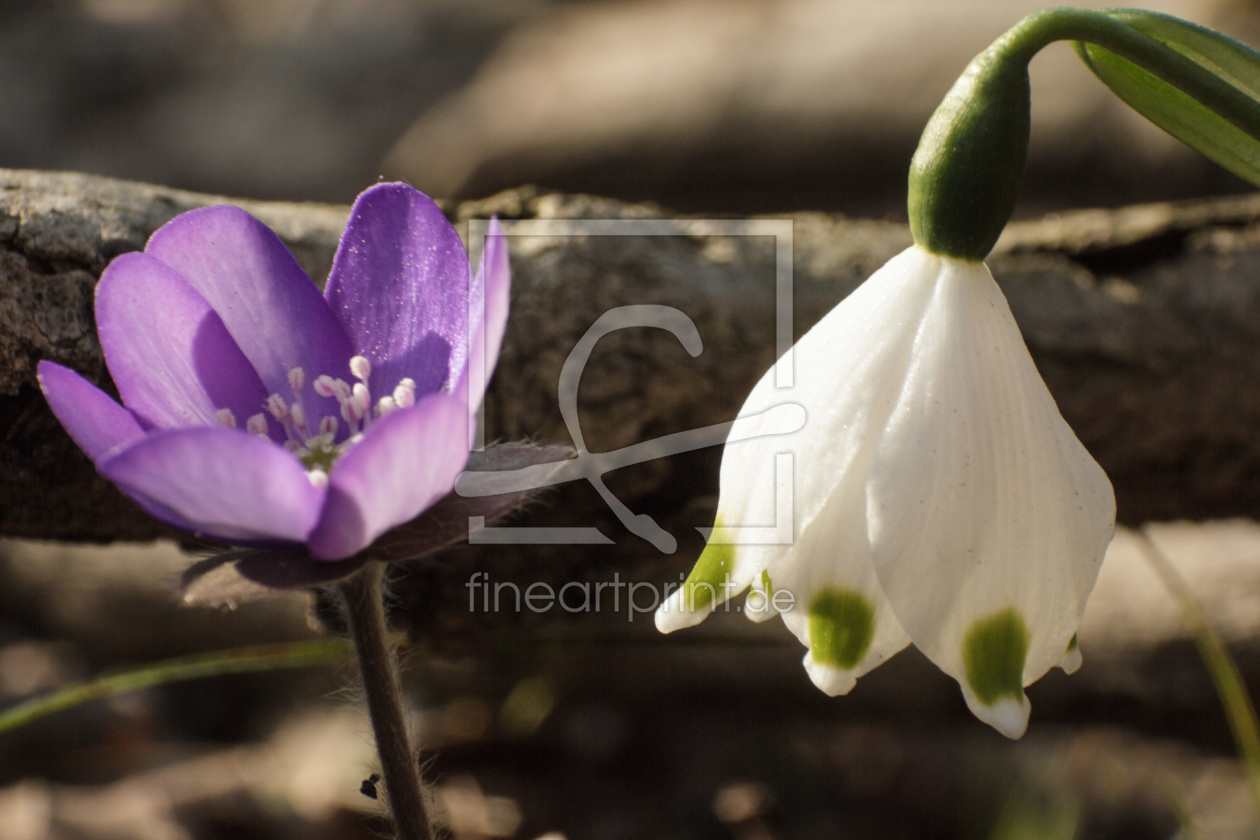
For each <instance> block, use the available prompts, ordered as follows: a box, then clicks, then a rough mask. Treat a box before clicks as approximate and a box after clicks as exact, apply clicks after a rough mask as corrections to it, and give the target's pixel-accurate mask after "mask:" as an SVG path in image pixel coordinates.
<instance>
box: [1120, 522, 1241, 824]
mask: <svg viewBox="0 0 1260 840" xmlns="http://www.w3.org/2000/svg"><path fill="white" fill-rule="evenodd" d="M1138 536H1139V537H1140V541H1139V542H1140V544H1141V546H1142V552H1143V554H1145V555H1146V560H1147V562H1149V563H1150V564H1151V568H1152V569H1154V570H1155V573H1156V574H1157V575H1159V579H1160V582H1161V583H1163V584H1164V588H1165V589H1167V590H1168V594H1169V595H1171V596H1172V598H1173V600H1174V601H1176V602H1177V606H1178V607H1179V608H1180V610H1181V617H1182V619H1183V620H1184V621H1185V622H1186V626H1187V627H1188V628H1189V629H1190V635H1191V636H1192V637H1193V638H1194V643H1195V645H1197V646H1198V648H1199V655H1200V656H1201V657H1203V662H1204V664H1205V665H1206V666H1207V669H1208V673H1209V674H1211V675H1212V683H1213V684H1214V685H1215V686H1216V694H1217V696H1218V697H1220V699H1221V705H1222V706H1223V707H1224V709H1225V718H1226V720H1228V721H1229V728H1230V730H1231V731H1232V732H1233V735H1234V743H1235V744H1236V745H1237V746H1238V752H1239V754H1240V755H1241V756H1242V760H1243V764H1244V765H1245V766H1246V768H1247V777H1248V780H1249V781H1250V783H1251V796H1252V799H1253V804H1254V806H1255V808H1256V813H1257V814H1258V815H1260V724H1258V723H1257V721H1256V709H1255V706H1253V705H1252V702H1251V695H1250V694H1248V693H1247V686H1246V685H1245V684H1244V683H1243V680H1242V675H1241V674H1239V672H1238V665H1237V663H1235V662H1234V658H1233V657H1232V656H1230V655H1229V651H1228V650H1226V649H1225V645H1224V643H1223V642H1222V641H1221V637H1220V636H1218V635H1217V634H1216V631H1215V630H1213V629H1212V625H1211V624H1210V623H1209V622H1208V620H1207V616H1206V615H1204V614H1203V608H1202V607H1201V606H1199V602H1198V600H1197V599H1195V597H1194V593H1193V592H1191V591H1190V587H1189V586H1187V585H1186V582H1185V580H1184V579H1183V578H1182V577H1181V575H1180V574H1178V572H1177V569H1176V568H1174V567H1173V564H1172V563H1171V562H1169V560H1168V558H1167V557H1165V556H1164V553H1163V552H1161V551H1160V550H1159V548H1158V547H1156V545H1155V543H1154V542H1153V541H1152V540H1151V538H1150V536H1149V535H1148V534H1147V533H1146V530H1145V529H1143V530H1142V531H1139V532H1138Z"/></svg>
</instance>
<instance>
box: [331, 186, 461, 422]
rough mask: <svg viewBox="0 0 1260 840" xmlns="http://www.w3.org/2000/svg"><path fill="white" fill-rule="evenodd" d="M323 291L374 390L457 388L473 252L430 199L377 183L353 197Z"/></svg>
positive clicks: (423, 391)
mask: <svg viewBox="0 0 1260 840" xmlns="http://www.w3.org/2000/svg"><path fill="white" fill-rule="evenodd" d="M325 297H327V299H328V303H329V305H330V306H331V307H332V310H333V312H334V313H336V316H337V318H338V320H340V321H341V324H342V326H343V327H344V328H345V331H346V333H347V334H349V336H350V340H351V342H352V343H353V344H354V346H355V349H356V350H358V351H359V352H360V353H362V354H363V355H365V356H367V357H368V359H369V360H370V361H371V362H372V382H371V390H372V394H373V395H374V396H377V397H380V396H385V395H387V394H390V393H392V392H393V390H394V386H395V385H397V384H398V382H399V380H401V379H402V378H403V377H410V378H412V379H414V380H415V382H416V392H417V394H427V393H433V392H435V391H438V390H439V389H441V388H442V387H443V386H445V385H453V384H454V379H455V376H454V375H453V372H457V371H462V370H463V368H464V364H465V360H466V359H467V357H468V356H467V353H468V351H467V340H468V336H467V325H468V312H469V309H470V308H476V307H480V305H481V302H480V300H476V301H470V300H469V289H468V256H467V254H466V253H465V251H464V245H463V243H462V242H460V239H459V236H458V235H456V233H455V228H453V227H452V226H451V224H450V222H448V221H447V220H446V217H445V216H443V215H442V211H441V210H439V209H438V207H437V205H436V204H434V203H433V201H432V200H430V199H429V198H428V196H426V195H424V194H423V193H420V192H417V191H416V190H414V189H412V188H411V187H409V186H407V185H406V184H380V185H378V186H375V187H372V188H370V189H368V190H365V191H364V192H363V193H362V194H361V195H360V196H359V197H358V199H357V200H356V201H355V203H354V207H353V208H352V209H351V211H350V220H349V221H348V222H347V223H346V232H345V233H344V234H343V235H342V237H341V244H340V245H339V246H338V248H337V255H336V257H335V258H334V259H333V266H332V271H331V273H330V274H329V275H328V287H327V289H326V291H325Z"/></svg>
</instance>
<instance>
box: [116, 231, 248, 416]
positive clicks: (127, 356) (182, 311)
mask: <svg viewBox="0 0 1260 840" xmlns="http://www.w3.org/2000/svg"><path fill="white" fill-rule="evenodd" d="M96 328H97V331H98V332H99V334H100V337H101V347H102V348H103V349H104V351H105V361H106V362H107V363H108V365H109V372H110V374H112V375H113V377H114V382H115V383H116V384H117V385H118V393H119V394H120V395H121V396H122V400H123V402H124V403H125V404H126V405H127V407H128V408H129V409H130V410H131V411H132V412H133V413H134V414H135V415H136V417H137V418H138V419H139V420H140V422H141V423H143V424H144V425H145V426H146V427H154V426H156V427H158V428H160V429H170V428H179V427H183V426H213V425H215V424H216V423H217V420H216V417H215V412H216V411H217V410H218V409H223V408H226V409H229V410H231V412H232V414H233V416H234V417H235V418H236V420H237V422H238V423H239V424H240V425H241V426H244V425H245V421H246V420H247V419H248V418H249V417H250V415H253V414H257V413H258V412H260V411H262V409H263V403H264V402H265V401H266V399H267V392H266V391H265V390H264V389H263V384H262V381H261V380H260V379H259V378H258V374H257V373H256V372H255V371H254V368H253V366H252V365H250V363H249V360H248V359H246V358H245V356H244V354H243V353H241V350H240V348H239V347H237V346H236V342H234V341H233V340H232V337H231V336H230V335H228V331H227V328H226V327H224V326H223V321H222V320H221V319H220V318H219V316H218V315H216V314H215V312H214V310H212V309H211V308H210V304H209V303H207V302H206V300H205V298H203V297H202V296H201V295H199V294H198V293H197V292H196V291H194V290H193V288H192V287H191V286H189V285H188V283H186V282H185V281H184V279H183V278H182V277H180V275H179V274H177V273H176V272H175V271H174V270H173V269H172V268H170V266H168V265H166V264H165V263H162V262H159V261H158V260H156V259H154V258H153V257H151V256H149V255H148V254H124V255H123V256H121V257H119V258H118V259H116V260H114V261H113V262H112V263H110V265H109V268H107V269H105V273H104V274H103V275H102V276H101V281H100V283H99V284H98V285H97V287H96Z"/></svg>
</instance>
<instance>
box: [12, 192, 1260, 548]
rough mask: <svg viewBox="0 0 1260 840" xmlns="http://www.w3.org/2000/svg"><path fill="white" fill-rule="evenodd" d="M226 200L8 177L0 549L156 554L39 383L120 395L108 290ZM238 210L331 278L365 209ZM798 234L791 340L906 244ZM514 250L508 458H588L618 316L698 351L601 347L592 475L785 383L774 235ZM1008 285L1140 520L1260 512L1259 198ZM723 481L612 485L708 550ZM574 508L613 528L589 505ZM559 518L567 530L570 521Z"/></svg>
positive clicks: (1139, 220)
mask: <svg viewBox="0 0 1260 840" xmlns="http://www.w3.org/2000/svg"><path fill="white" fill-rule="evenodd" d="M223 201H227V199H223V198H221V197H216V196H207V195H198V194H193V193H187V192H181V191H177V190H170V189H166V188H162V187H156V186H151V185H146V184H137V183H129V182H123V181H116V180H111V179H105V178H97V177H92V176H87V175H78V174H65V173H45V172H24V171H0V534H5V535H12V536H29V537H46V538H56V539H66V540H98V541H108V540H118V539H143V538H148V537H152V536H156V535H159V534H161V533H164V531H163V529H162V528H161V527H160V526H158V525H156V524H155V523H153V522H152V521H151V520H149V519H148V518H147V517H146V516H144V515H143V514H141V513H140V512H139V511H138V510H137V509H135V508H134V506H132V505H131V504H130V503H129V502H127V501H126V500H125V499H123V498H122V497H121V496H120V495H119V494H118V493H117V492H116V491H115V490H113V488H112V487H110V486H109V485H108V484H107V483H105V482H103V481H102V480H101V479H99V478H98V477H97V476H96V474H95V471H94V470H93V468H92V466H91V464H90V463H89V462H88V460H87V459H86V458H85V457H84V456H83V455H82V454H81V453H80V452H79V451H78V450H77V448H76V447H75V446H74V445H73V444H72V443H71V441H70V440H69V438H68V437H66V435H65V434H64V433H63V432H62V431H61V429H60V428H59V426H58V425H57V423H56V422H55V420H54V419H53V418H52V417H51V415H50V413H49V412H48V410H47V408H46V406H45V405H44V402H43V399H42V397H41V396H40V394H39V391H38V388H37V386H36V382H35V365H36V363H37V362H38V361H39V360H40V359H44V358H46V359H53V360H55V361H58V362H61V363H63V364H66V365H69V366H71V367H73V368H75V369H77V370H79V371H82V372H83V373H84V374H86V375H87V376H88V377H89V378H92V379H94V380H96V381H98V382H101V383H102V384H104V385H106V387H108V386H109V383H108V374H107V372H106V371H105V368H104V365H103V363H102V359H101V356H100V348H99V345H98V344H97V342H96V339H95V335H94V332H93V319H92V290H93V284H94V282H95V279H96V278H97V277H98V276H99V273H100V271H101V270H102V269H103V268H104V266H105V265H106V264H107V263H108V261H109V260H110V259H111V258H112V257H114V256H116V255H117V254H119V253H122V252H125V251H128V250H133V249H137V248H141V247H142V246H143V244H144V242H145V240H146V238H147V237H148V235H149V234H150V233H152V231H153V230H154V229H156V228H157V227H158V226H159V225H161V224H162V223H163V222H165V221H167V220H168V219H170V218H171V217H172V216H174V215H175V214H177V213H179V212H181V211H183V210H186V209H189V208H191V207H196V206H201V205H204V204H212V203H219V202H223ZM234 203H239V204H241V206H244V207H245V208H246V209H248V210H249V211H250V212H252V213H254V214H255V215H257V216H258V217H259V218H260V219H262V220H263V221H264V222H266V223H267V224H269V225H271V226H272V227H273V228H275V229H276V230H277V231H278V232H279V233H280V235H281V236H282V238H284V239H285V241H286V242H287V243H289V245H290V247H291V248H292V249H293V250H294V252H295V254H296V255H297V256H298V258H299V260H300V261H301V262H302V264H303V265H304V267H306V268H307V270H308V271H310V272H311V274H312V276H314V277H316V278H320V279H321V280H322V277H323V275H324V274H325V272H326V270H327V266H328V264H329V262H330V260H331V255H332V252H333V250H334V248H335V247H336V242H337V237H338V235H339V233H340V228H341V226H342V224H343V222H344V218H345V215H346V213H347V208H345V207H330V206H325V205H309V204H285V203H268V202H238V201H234ZM449 210H450V212H451V215H452V217H453V218H455V219H456V220H457V221H463V220H467V219H469V218H485V217H486V216H488V215H489V214H491V213H497V214H498V215H499V216H500V217H501V218H503V219H505V220H515V219H543V220H546V219H654V218H670V214H669V213H668V212H667V211H664V210H661V209H659V208H655V207H652V206H648V205H627V204H623V203H619V202H614V201H610V200H603V199H598V198H591V197H584V196H566V195H554V194H539V193H537V192H535V191H532V190H529V189H522V190H516V191H512V192H509V193H504V194H501V195H499V196H496V197H494V198H492V199H487V200H484V201H481V202H474V203H466V204H462V205H459V206H452V207H450V208H449ZM792 221H793V223H794V224H793V244H794V261H793V289H794V294H793V305H794V328H795V331H796V334H797V335H800V333H801V332H802V331H803V330H804V329H806V328H807V327H808V326H809V325H810V324H812V323H813V322H814V321H816V320H817V319H818V318H819V317H821V316H822V314H823V313H824V312H826V311H827V309H828V308H830V307H831V306H833V305H834V304H835V303H836V302H837V301H839V300H840V299H841V298H843V296H844V295H845V294H847V293H848V292H849V291H850V290H851V289H852V288H853V287H854V286H855V285H856V284H857V283H859V282H860V281H861V280H862V279H863V278H864V277H866V276H867V275H868V274H870V273H871V272H872V271H874V270H875V269H876V268H877V267H878V266H879V265H880V264H882V263H883V262H884V260H886V259H887V258H888V257H890V256H892V255H893V254H895V253H896V252H897V251H899V250H900V249H901V248H903V247H905V246H906V245H907V244H908V243H909V234H908V232H907V230H906V228H905V227H904V226H901V225H897V224H893V223H886V222H873V221H863V220H853V219H845V218H840V217H832V216H825V215H819V214H800V215H796V216H794V217H792ZM511 247H512V265H513V283H514V286H513V302H512V306H513V310H512V318H511V324H510V327H509V330H508V336H507V341H506V344H505V346H504V350H503V356H502V359H501V361H500V364H499V369H498V374H497V375H496V377H495V380H494V383H493V386H492V390H491V393H490V396H489V399H488V403H487V420H488V425H487V428H488V435H489V437H490V438H491V439H494V438H498V439H504V440H516V439H521V438H532V439H534V440H537V441H539V442H547V443H569V442H570V440H569V436H568V433H567V431H566V430H565V427H564V424H563V421H562V418H561V416H560V411H559V408H558V404H557V382H558V377H559V371H560V368H561V365H562V364H563V363H564V360H565V358H566V357H567V355H568V354H569V352H570V350H571V349H572V348H573V346H574V344H575V342H576V341H577V340H578V339H579V338H580V337H581V336H582V335H583V334H584V333H585V331H586V330H587V328H588V327H589V326H590V325H591V324H592V323H593V322H594V321H595V320H596V319H597V318H598V317H599V316H600V315H602V314H603V313H605V312H606V311H608V310H609V309H611V308H613V307H616V306H620V305H626V304H643V303H655V304H668V305H671V306H674V307H677V308H679V309H680V310H682V311H683V312H684V313H686V314H687V315H688V316H689V317H690V318H691V319H692V320H693V321H694V323H695V324H696V326H697V328H698V330H699V333H700V335H701V337H702V338H703V341H704V351H703V353H701V354H700V355H699V356H698V357H696V358H691V357H690V356H689V355H688V354H687V353H686V351H685V350H684V349H683V348H682V347H681V346H680V345H679V343H678V341H677V340H676V339H675V338H674V337H673V336H672V335H670V334H669V333H668V332H665V331H662V330H654V329H632V330H623V331H620V332H618V333H616V334H613V335H610V336H608V337H607V338H605V339H603V340H602V341H601V342H600V343H599V345H598V346H597V347H596V349H595V352H594V354H593V355H592V357H591V360H590V363H589V364H588V366H587V368H586V371H585V375H584V377H583V379H582V383H581V390H580V394H579V405H580V415H581V421H582V431H583V433H584V435H585V437H586V442H587V445H588V446H589V447H590V449H591V450H592V451H596V452H599V451H606V450H611V449H616V448H619V447H622V446H626V445H629V444H632V443H636V442H639V441H643V440H647V439H650V438H654V437H658V436H660V435H663V434H668V433H670V432H676V431H682V430H686V429H692V428H696V427H699V426H704V425H707V424H710V423H716V422H721V421H724V420H729V419H731V418H732V417H733V415H734V413H735V411H736V409H737V408H738V406H739V405H740V403H741V402H742V400H743V397H744V395H745V394H746V393H747V391H748V389H749V388H750V387H751V385H752V383H753V382H754V381H755V380H756V379H757V377H758V376H759V375H760V374H761V373H762V371H763V370H764V369H765V368H766V367H767V366H768V365H769V364H770V363H771V362H772V361H773V357H774V345H775V342H774V336H775V332H774V277H775V275H774V255H775V252H774V242H773V240H772V238H770V237H764V236H741V237H730V236H711V235H706V234H705V233H704V232H703V228H702V227H700V226H698V227H696V228H694V229H693V231H692V232H691V233H690V234H685V235H678V236H587V235H581V236H545V235H544V236H528V237H526V236H521V237H517V238H514V239H513V241H512V244H511ZM991 265H992V267H993V269H994V272H995V274H996V275H997V276H998V279H999V281H1000V282H1001V284H1002V286H1003V288H1004V290H1005V291H1006V294H1007V296H1008V298H1009V299H1010V302H1011V306H1012V309H1013V310H1014V312H1015V315H1016V317H1017V319H1018V320H1019V322H1020V325H1021V327H1022V328H1023V329H1024V332H1025V336H1026V337H1027V340H1028V343H1029V346H1030V348H1031V350H1032V353H1033V356H1034V358H1035V359H1036V361H1037V364H1038V366H1039V367H1040V369H1041V370H1042V372H1043V374H1044V375H1045V377H1046V380H1047V382H1048V383H1049V385H1050V389H1051V391H1052V392H1054V394H1055V396H1056V398H1057V399H1058V401H1059V405H1060V407H1061V409H1062V411H1063V414H1064V416H1065V417H1066V418H1067V419H1068V421H1069V422H1070V423H1071V424H1072V426H1073V428H1075V429H1076V430H1077V433H1078V434H1079V436H1080V437H1081V439H1082V440H1083V441H1084V442H1085V444H1086V445H1087V446H1088V447H1089V448H1090V450H1091V451H1092V452H1093V453H1094V454H1095V456H1096V457H1097V458H1098V460H1099V461H1100V462H1101V463H1102V464H1103V466H1104V467H1105V468H1106V469H1107V471H1108V472H1109V473H1110V475H1111V476H1112V479H1113V481H1114V482H1115V485H1116V491H1117V497H1118V502H1119V510H1120V516H1121V518H1122V519H1123V520H1126V521H1129V522H1137V521H1143V520H1146V519H1152V518H1157V519H1171V518H1179V517H1187V518H1198V517H1216V516H1228V515H1252V516H1254V515H1257V514H1258V513H1260V440H1258V439H1257V436H1256V434H1255V430H1256V429H1257V428H1260V392H1258V391H1257V388H1256V383H1257V382H1260V197H1246V198H1233V199H1219V200H1213V201H1206V202H1198V203H1185V204H1178V205H1150V206H1143V207H1133V208H1126V209H1122V210H1118V211H1082V212H1077V213H1071V214H1064V215H1062V216H1056V217H1050V218H1046V219H1043V220H1039V221H1032V222H1024V223H1019V224H1015V225H1012V226H1011V227H1010V228H1009V229H1008V231H1007V234H1006V235H1005V236H1004V238H1003V240H1002V241H1001V242H1000V243H999V246H998V249H997V251H996V252H995V255H994V257H993V258H992V260H991ZM716 463H717V452H716V450H709V451H706V452H702V453H691V454H689V455H683V456H677V457H675V458H672V459H665V460H660V461H654V462H651V463H647V464H642V465H639V466H637V467H633V468H629V469H626V470H622V471H619V472H618V473H615V474H610V476H609V480H610V484H611V485H612V486H613V487H614V491H615V492H616V493H617V494H618V497H619V498H620V499H622V501H624V502H625V503H626V504H627V505H629V506H630V507H631V508H632V509H633V510H635V511H636V512H648V513H651V514H655V515H658V516H660V517H661V518H662V524H665V519H667V518H669V517H677V516H680V515H684V514H685V517H684V518H685V519H686V520H687V523H686V525H687V527H690V526H691V525H693V524H705V523H704V522H703V519H704V517H705V516H706V515H707V514H706V513H705V511H706V510H711V505H712V495H713V493H714V492H715V490H716V480H717V476H716ZM587 489H588V490H589V488H587ZM586 496H588V497H590V496H593V494H592V493H587V494H586ZM572 505H573V506H575V508H574V509H575V510H576V509H578V508H580V507H581V506H582V505H588V507H589V508H590V509H591V510H602V512H603V513H604V515H605V519H604V521H605V522H607V521H610V518H609V517H607V515H606V514H607V511H606V508H603V507H602V503H599V502H598V499H597V498H596V499H594V501H593V502H592V501H591V500H590V499H589V498H588V499H587V501H585V502H581V503H579V502H577V501H573V502H572ZM561 506H562V507H563V508H564V511H565V512H568V511H569V507H570V503H569V502H568V501H565V502H564V503H563V504H562V505H561ZM697 511H699V513H697ZM548 514H549V517H548V518H551V519H555V520H564V519H565V517H564V516H560V515H558V512H557V511H555V510H549V511H548ZM576 515H577V514H575V516H576ZM578 518H580V516H579V517H578ZM692 519H695V520H697V521H696V522H691V520H692ZM570 520H571V521H569V522H568V523H567V524H588V523H584V522H578V521H576V520H575V519H574V518H573V517H570ZM666 527H667V528H668V526H666ZM613 536H615V537H618V538H620V537H622V536H624V532H622V533H621V534H614V535H613Z"/></svg>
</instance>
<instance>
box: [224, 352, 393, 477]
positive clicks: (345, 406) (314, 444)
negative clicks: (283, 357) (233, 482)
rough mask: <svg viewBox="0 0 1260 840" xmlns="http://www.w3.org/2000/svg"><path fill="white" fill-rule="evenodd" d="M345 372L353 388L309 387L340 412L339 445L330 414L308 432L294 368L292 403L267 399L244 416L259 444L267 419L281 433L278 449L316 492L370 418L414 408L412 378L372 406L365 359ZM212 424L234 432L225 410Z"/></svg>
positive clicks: (325, 382)
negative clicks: (294, 460) (298, 464)
mask: <svg viewBox="0 0 1260 840" xmlns="http://www.w3.org/2000/svg"><path fill="white" fill-rule="evenodd" d="M350 373H351V374H352V375H353V377H354V378H355V379H356V380H357V381H356V382H355V383H354V384H353V385H351V384H350V383H348V382H346V381H345V380H344V379H334V378H333V377H331V376H329V375H327V374H322V375H320V376H318V377H316V379H315V381H314V383H312V390H314V391H315V393H316V394H317V395H319V396H321V397H332V398H334V399H336V400H337V403H338V405H339V406H340V407H341V420H342V421H345V423H346V427H347V429H348V430H349V435H348V436H347V438H346V439H345V440H343V441H342V442H341V443H335V441H336V439H337V433H338V432H339V431H340V429H341V422H340V421H339V420H338V418H336V417H334V416H332V415H323V416H321V417H320V418H319V422H318V424H315V425H314V428H312V426H311V425H310V424H311V421H312V420H313V418H311V417H308V416H307V413H306V407H305V405H304V404H303V401H302V391H303V389H304V388H305V386H306V372H305V371H304V370H302V368H300V367H294V368H289V371H288V380H289V388H290V390H291V391H292V392H293V394H292V396H293V398H292V400H287V399H285V398H284V397H283V396H281V395H280V394H272V395H270V396H269V397H267V400H266V402H264V403H263V411H261V412H259V413H258V414H255V415H253V416H252V417H250V418H249V419H248V420H247V421H246V423H245V430H246V431H247V432H249V433H250V434H252V435H257V436H258V437H261V438H263V439H264V440H271V434H270V428H269V423H268V421H267V415H271V417H272V418H273V419H274V420H275V421H276V422H277V423H279V424H280V426H281V428H283V429H284V432H285V435H286V437H287V440H285V442H284V448H285V449H287V450H289V451H290V452H292V453H293V454H294V455H296V456H297V457H298V458H299V459H301V460H302V463H303V464H305V465H306V467H307V472H306V475H307V478H309V479H310V482H311V484H313V485H314V486H316V487H320V488H322V487H326V486H327V485H328V472H329V471H330V470H331V469H332V465H333V464H334V463H335V462H336V460H337V459H338V458H340V457H341V456H342V455H343V454H344V453H345V451H346V450H347V449H349V448H350V447H351V446H353V445H354V444H356V443H358V442H359V441H360V440H362V439H363V434H364V432H366V431H367V429H368V427H369V426H370V425H371V424H372V419H373V417H374V416H375V417H377V418H379V417H384V416H385V415H386V414H389V413H390V412H391V411H395V410H397V409H400V408H411V407H412V406H413V405H415V404H416V383H415V381H414V380H413V379H410V378H404V379H403V380H402V381H401V382H399V383H398V385H397V386H395V388H394V391H393V393H392V394H391V395H389V396H385V397H382V398H381V399H380V400H379V401H378V402H377V403H376V405H375V407H373V406H372V396H371V390H370V386H369V381H370V380H371V378H372V362H371V361H370V360H369V359H368V358H367V357H366V356H354V357H353V358H351V359H350ZM215 419H216V420H217V421H218V423H219V425H220V426H224V427H226V428H236V426H237V423H236V417H235V415H233V414H232V411H231V410H230V409H227V408H221V409H219V410H218V411H216V412H215Z"/></svg>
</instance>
